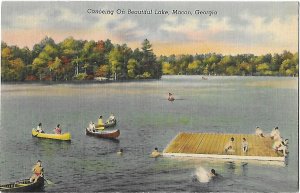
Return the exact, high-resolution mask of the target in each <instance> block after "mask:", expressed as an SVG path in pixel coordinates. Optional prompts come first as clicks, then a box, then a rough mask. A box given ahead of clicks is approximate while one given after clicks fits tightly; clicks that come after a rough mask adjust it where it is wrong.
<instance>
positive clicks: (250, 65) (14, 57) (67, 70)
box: [1, 37, 298, 81]
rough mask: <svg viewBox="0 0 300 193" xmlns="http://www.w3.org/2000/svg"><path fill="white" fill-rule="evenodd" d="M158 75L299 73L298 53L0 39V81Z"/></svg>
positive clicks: (142, 77)
mask: <svg viewBox="0 0 300 193" xmlns="http://www.w3.org/2000/svg"><path fill="white" fill-rule="evenodd" d="M162 74H166V75H167V74H169V75H178V74H184V75H194V74H195V75H196V74H198V75H203V74H204V75H246V76H248V75H250V76H260V75H264V76H265V75H268V76H298V53H294V54H293V53H291V52H289V51H284V52H283V53H282V54H274V55H271V54H266V55H261V56H255V55H253V54H241V55H236V56H231V55H226V56H223V55H220V54H214V53H213V54H197V55H178V56H175V55H171V56H160V57H156V56H155V54H154V53H153V50H152V45H151V43H150V42H149V41H148V40H147V39H145V40H144V41H143V42H142V44H141V48H140V49H139V48H137V49H134V50H132V49H131V48H129V47H128V46H127V45H126V44H123V45H119V44H113V43H112V42H111V41H110V40H109V39H108V40H106V41H103V40H100V41H98V42H95V41H93V40H91V41H86V40H75V39H74V38H72V37H69V38H66V39H65V40H63V41H62V42H60V43H58V44H56V43H55V42H54V40H53V39H52V38H50V37H45V38H44V39H43V40H42V41H41V42H40V43H38V44H35V45H34V46H33V49H32V50H29V49H28V48H27V47H25V48H19V47H18V46H8V45H7V44H6V43H5V42H1V80H2V81H24V80H28V81H30V80H31V81H32V80H52V81H70V80H93V79H114V80H127V79H159V78H160V77H161V76H162Z"/></svg>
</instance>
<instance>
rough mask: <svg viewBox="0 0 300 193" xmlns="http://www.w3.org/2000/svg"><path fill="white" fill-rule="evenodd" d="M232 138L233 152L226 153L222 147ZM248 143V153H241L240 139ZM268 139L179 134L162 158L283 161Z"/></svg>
mask: <svg viewBox="0 0 300 193" xmlns="http://www.w3.org/2000/svg"><path fill="white" fill-rule="evenodd" d="M231 137H233V138H234V142H233V149H234V152H231V153H226V152H225V150H224V147H225V145H226V143H227V142H228V141H230V139H231ZM243 138H246V140H247V141H248V151H247V152H246V153H245V152H243V151H242V139H243ZM272 145H273V140H271V138H270V137H259V136H256V135H251V134H223V133H222V134H221V133H179V134H178V135H177V136H176V137H175V138H174V139H173V140H172V141H171V142H170V144H169V145H168V146H167V147H166V148H165V149H164V151H163V156H184V157H202V158H220V159H233V160H235V159H238V160H264V161H284V160H285V157H284V156H283V155H282V154H281V153H278V152H275V151H274V150H273V149H272Z"/></svg>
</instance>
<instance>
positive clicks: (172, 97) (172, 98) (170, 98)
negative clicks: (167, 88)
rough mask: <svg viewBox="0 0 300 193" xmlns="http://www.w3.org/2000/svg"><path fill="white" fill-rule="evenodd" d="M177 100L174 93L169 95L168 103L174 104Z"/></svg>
mask: <svg viewBox="0 0 300 193" xmlns="http://www.w3.org/2000/svg"><path fill="white" fill-rule="evenodd" d="M174 100H175V98H174V96H173V94H172V93H169V97H168V101H171V102H173V101H174Z"/></svg>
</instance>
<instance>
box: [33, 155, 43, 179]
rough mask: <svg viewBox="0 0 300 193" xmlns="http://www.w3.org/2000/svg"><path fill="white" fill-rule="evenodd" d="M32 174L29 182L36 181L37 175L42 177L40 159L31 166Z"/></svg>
mask: <svg viewBox="0 0 300 193" xmlns="http://www.w3.org/2000/svg"><path fill="white" fill-rule="evenodd" d="M32 172H33V175H32V176H31V178H30V179H29V181H30V182H36V181H37V179H38V178H39V177H43V173H44V169H43V167H42V162H41V160H38V161H37V162H36V164H35V165H34V166H33V168H32Z"/></svg>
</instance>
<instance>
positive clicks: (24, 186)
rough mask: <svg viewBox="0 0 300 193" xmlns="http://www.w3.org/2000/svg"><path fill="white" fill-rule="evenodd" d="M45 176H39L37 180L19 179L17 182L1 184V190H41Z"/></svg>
mask: <svg viewBox="0 0 300 193" xmlns="http://www.w3.org/2000/svg"><path fill="white" fill-rule="evenodd" d="M44 180H45V179H44V178H43V177H39V178H38V179H37V181H36V182H30V181H29V179H24V180H19V181H17V182H13V183H9V184H4V185H0V192H29V191H39V190H41V189H42V188H43V187H44Z"/></svg>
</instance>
